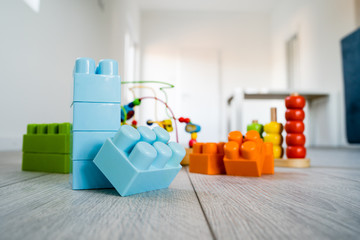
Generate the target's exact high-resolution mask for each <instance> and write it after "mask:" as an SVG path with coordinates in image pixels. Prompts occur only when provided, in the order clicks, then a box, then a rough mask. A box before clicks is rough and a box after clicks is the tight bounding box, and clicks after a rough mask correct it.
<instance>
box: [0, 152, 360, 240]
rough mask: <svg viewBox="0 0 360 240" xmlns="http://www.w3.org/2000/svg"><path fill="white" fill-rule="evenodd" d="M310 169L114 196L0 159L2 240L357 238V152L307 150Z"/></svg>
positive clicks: (179, 182) (192, 181)
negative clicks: (76, 187) (76, 188)
mask: <svg viewBox="0 0 360 240" xmlns="http://www.w3.org/2000/svg"><path fill="white" fill-rule="evenodd" d="M309 157H310V158H311V161H312V167H311V168H310V169H287V168H276V169H275V171H276V173H275V175H274V176H263V177H261V178H244V177H232V176H207V175H201V174H192V173H189V172H188V168H183V169H182V170H181V171H180V173H179V174H178V176H177V177H176V179H175V180H174V182H173V183H172V184H171V186H170V188H169V189H164V190H159V191H152V192H147V193H143V194H137V195H133V196H129V197H120V196H119V195H118V193H117V192H116V191H115V190H114V189H105V190H82V191H73V190H71V188H70V185H69V183H68V179H69V176H68V175H66V174H47V173H36V172H22V171H21V170H20V168H21V153H18V152H1V153H0V239H21V240H23V239H144V238H145V239H171V240H174V239H186V240H189V239H360V150H355V149H352V150H344V149H311V150H310V151H309Z"/></svg>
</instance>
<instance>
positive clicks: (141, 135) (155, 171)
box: [94, 125, 185, 196]
mask: <svg viewBox="0 0 360 240" xmlns="http://www.w3.org/2000/svg"><path fill="white" fill-rule="evenodd" d="M169 139H170V136H169V133H168V132H167V131H166V130H164V129H162V128H160V127H156V128H154V130H151V129H150V128H148V127H144V126H140V127H138V129H135V128H133V127H131V126H128V125H124V126H121V128H120V129H119V131H118V132H117V133H116V134H115V136H114V137H113V138H108V139H107V140H106V141H105V143H104V145H103V146H102V147H101V149H100V151H99V152H98V154H97V155H96V157H95V159H94V163H95V165H96V166H97V167H98V168H99V169H100V171H101V172H102V173H103V174H104V175H105V177H106V178H107V179H108V180H109V182H110V183H111V184H112V185H113V186H114V187H115V189H116V190H117V191H118V193H119V194H120V195H121V196H128V195H132V194H136V193H142V192H146V191H151V190H156V189H162V188H167V187H169V185H170V184H171V182H172V181H173V180H174V178H175V177H176V175H177V174H178V172H179V171H180V169H181V165H180V162H181V160H182V159H183V158H184V156H185V149H184V147H182V146H181V145H180V144H178V143H175V142H170V143H168V141H169Z"/></svg>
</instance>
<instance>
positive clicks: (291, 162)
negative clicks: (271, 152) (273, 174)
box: [274, 158, 310, 168]
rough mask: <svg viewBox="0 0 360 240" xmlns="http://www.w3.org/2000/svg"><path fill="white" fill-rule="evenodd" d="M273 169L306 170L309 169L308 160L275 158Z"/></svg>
mask: <svg viewBox="0 0 360 240" xmlns="http://www.w3.org/2000/svg"><path fill="white" fill-rule="evenodd" d="M274 165H275V167H289V168H308V167H310V159H309V158H290V159H286V158H275V160H274Z"/></svg>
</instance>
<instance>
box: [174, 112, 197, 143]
mask: <svg viewBox="0 0 360 240" xmlns="http://www.w3.org/2000/svg"><path fill="white" fill-rule="evenodd" d="M178 120H179V122H181V123H186V126H185V131H186V132H187V133H190V134H191V139H190V141H189V147H190V148H192V147H193V146H194V144H195V143H196V142H197V141H196V139H197V133H198V132H200V131H201V127H200V125H197V124H194V123H192V122H191V121H190V118H183V117H180V118H179V119H178Z"/></svg>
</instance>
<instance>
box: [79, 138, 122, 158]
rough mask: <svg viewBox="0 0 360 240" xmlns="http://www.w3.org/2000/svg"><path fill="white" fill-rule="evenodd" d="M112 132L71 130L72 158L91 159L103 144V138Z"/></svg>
mask: <svg viewBox="0 0 360 240" xmlns="http://www.w3.org/2000/svg"><path fill="white" fill-rule="evenodd" d="M115 133H116V131H114V132H73V159H74V161H75V160H85V159H89V160H92V159H94V157H95V156H96V154H97V153H98V151H99V150H100V148H101V146H102V145H103V144H104V142H105V140H106V139H107V138H109V137H113V136H114V135H115Z"/></svg>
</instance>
